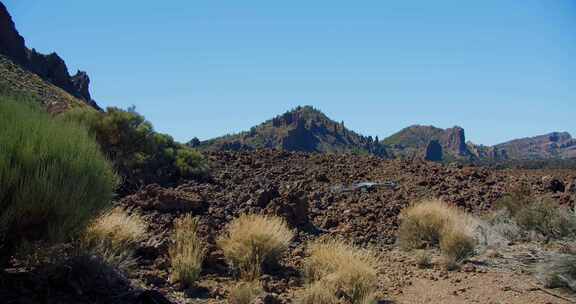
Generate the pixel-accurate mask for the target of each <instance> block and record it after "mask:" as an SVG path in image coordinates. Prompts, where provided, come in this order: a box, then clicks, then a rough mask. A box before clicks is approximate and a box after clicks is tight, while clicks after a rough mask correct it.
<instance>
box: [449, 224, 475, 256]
mask: <svg viewBox="0 0 576 304" xmlns="http://www.w3.org/2000/svg"><path fill="white" fill-rule="evenodd" d="M460 228H461V227H452V228H448V229H446V230H444V231H443V232H442V237H441V238H440V251H441V252H442V254H443V255H444V257H445V258H446V260H447V261H449V262H450V263H452V264H454V263H460V262H462V261H463V260H465V259H466V258H469V257H470V256H472V255H473V254H474V248H475V246H476V241H475V240H474V238H472V237H471V236H470V235H467V234H466V233H462V231H461V230H456V229H460Z"/></svg>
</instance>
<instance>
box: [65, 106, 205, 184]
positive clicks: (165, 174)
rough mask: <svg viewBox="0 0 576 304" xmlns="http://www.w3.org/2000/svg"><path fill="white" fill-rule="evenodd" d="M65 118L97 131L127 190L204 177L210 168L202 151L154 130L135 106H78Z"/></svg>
mask: <svg viewBox="0 0 576 304" xmlns="http://www.w3.org/2000/svg"><path fill="white" fill-rule="evenodd" d="M63 119H64V120H67V121H76V122H80V123H82V124H83V125H85V126H86V127H87V128H88V129H89V130H90V132H91V133H93V134H94V135H95V137H96V139H97V141H98V143H99V144H100V146H101V147H102V150H103V151H104V152H105V153H106V154H107V155H108V157H109V158H110V159H111V160H112V161H113V163H114V165H115V167H116V168H117V170H118V171H119V173H120V174H121V175H122V176H123V177H124V179H125V180H124V185H123V188H124V189H123V190H130V189H135V188H137V187H139V186H141V185H144V184H148V183H160V184H165V183H170V182H174V181H176V180H178V179H179V178H194V177H202V176H205V175H206V174H207V172H208V166H207V162H206V160H205V159H204V158H203V156H202V154H200V153H199V152H197V151H196V150H193V149H191V148H189V147H186V146H184V145H182V144H179V143H177V142H175V141H174V139H172V137H170V136H168V135H165V134H160V133H156V132H154V128H153V127H152V124H150V122H148V121H146V120H145V119H144V117H143V116H142V115H140V114H138V113H136V112H135V111H134V109H128V110H127V111H124V110H121V109H118V108H108V109H107V111H106V112H105V113H101V112H96V111H90V110H85V109H74V110H72V111H69V112H67V113H65V114H64V115H63Z"/></svg>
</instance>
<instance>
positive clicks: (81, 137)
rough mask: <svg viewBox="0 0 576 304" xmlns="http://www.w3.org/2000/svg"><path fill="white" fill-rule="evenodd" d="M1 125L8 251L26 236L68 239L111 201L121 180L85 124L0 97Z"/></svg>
mask: <svg viewBox="0 0 576 304" xmlns="http://www.w3.org/2000/svg"><path fill="white" fill-rule="evenodd" d="M0 130H2V131H1V132H0V187H1V189H2V191H1V192H0V204H1V205H0V235H1V237H2V238H3V241H4V242H3V243H4V246H3V248H2V251H3V252H4V253H8V252H10V251H12V250H13V249H14V246H18V245H19V244H21V243H22V242H26V241H34V240H48V241H62V240H66V239H69V238H70V237H72V236H75V235H76V234H77V233H79V232H81V231H82V230H83V229H84V228H85V226H86V224H87V223H88V221H89V220H90V218H91V217H92V216H93V215H94V214H96V213H98V212H99V211H101V210H102V209H103V208H106V207H107V206H109V204H110V202H111V199H112V195H113V191H114V188H115V187H116V185H117V182H118V179H117V176H116V175H115V173H114V171H113V169H112V167H111V165H110V164H109V163H108V161H107V160H106V158H105V157H104V156H103V155H102V153H101V152H100V148H99V146H98V144H97V143H96V142H95V141H94V139H93V138H92V137H91V136H90V135H89V134H88V133H87V132H86V130H85V129H84V128H82V127H80V126H78V125H77V124H74V123H68V122H63V121H60V120H55V119H52V118H51V117H50V116H49V115H48V114H47V113H45V112H44V111H42V110H41V109H39V108H37V107H34V106H32V105H31V103H29V102H26V101H23V100H15V99H9V98H5V97H0Z"/></svg>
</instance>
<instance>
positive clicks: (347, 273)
mask: <svg viewBox="0 0 576 304" xmlns="http://www.w3.org/2000/svg"><path fill="white" fill-rule="evenodd" d="M309 252H310V254H309V257H307V258H306V260H305V264H304V274H305V276H306V278H307V279H308V280H309V281H310V283H311V284H315V283H318V282H321V284H323V285H325V286H331V288H332V289H333V290H335V291H336V294H343V295H345V296H346V297H347V298H349V299H350V300H351V301H352V302H353V303H364V302H365V301H367V299H368V298H369V297H370V296H371V295H372V294H373V293H374V291H375V288H376V282H377V274H378V272H377V268H378V264H379V262H380V259H379V257H378V256H377V255H376V254H375V253H374V252H373V251H372V250H368V249H362V248H358V247H356V246H354V245H352V244H349V243H346V242H343V241H339V240H335V239H328V240H320V241H316V242H313V243H311V244H310V246H309ZM316 288H318V287H316Z"/></svg>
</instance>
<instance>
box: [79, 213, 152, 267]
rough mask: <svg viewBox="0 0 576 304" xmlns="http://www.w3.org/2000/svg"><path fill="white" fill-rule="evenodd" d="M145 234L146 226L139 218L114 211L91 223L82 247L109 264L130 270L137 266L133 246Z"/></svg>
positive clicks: (135, 215) (83, 237) (82, 241)
mask: <svg viewBox="0 0 576 304" xmlns="http://www.w3.org/2000/svg"><path fill="white" fill-rule="evenodd" d="M145 232H146V224H145V222H144V220H143V219H142V218H141V217H140V216H139V215H137V214H135V213H133V214H128V213H127V212H126V211H125V210H123V209H120V208H115V209H112V210H110V211H108V212H106V213H104V214H102V215H100V216H99V217H97V218H96V219H95V220H93V221H92V223H91V224H90V225H89V226H88V228H87V229H86V232H85V233H84V234H83V235H82V237H81V246H82V248H83V249H84V250H87V251H88V252H90V253H92V254H96V255H98V256H100V257H101V258H102V259H104V261H106V262H107V263H108V264H110V265H114V266H116V267H119V268H121V269H124V270H127V269H129V268H131V267H132V266H133V265H134V263H135V260H134V258H133V253H134V247H135V245H136V243H137V242H138V241H141V240H142V239H143V238H144V234H145Z"/></svg>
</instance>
